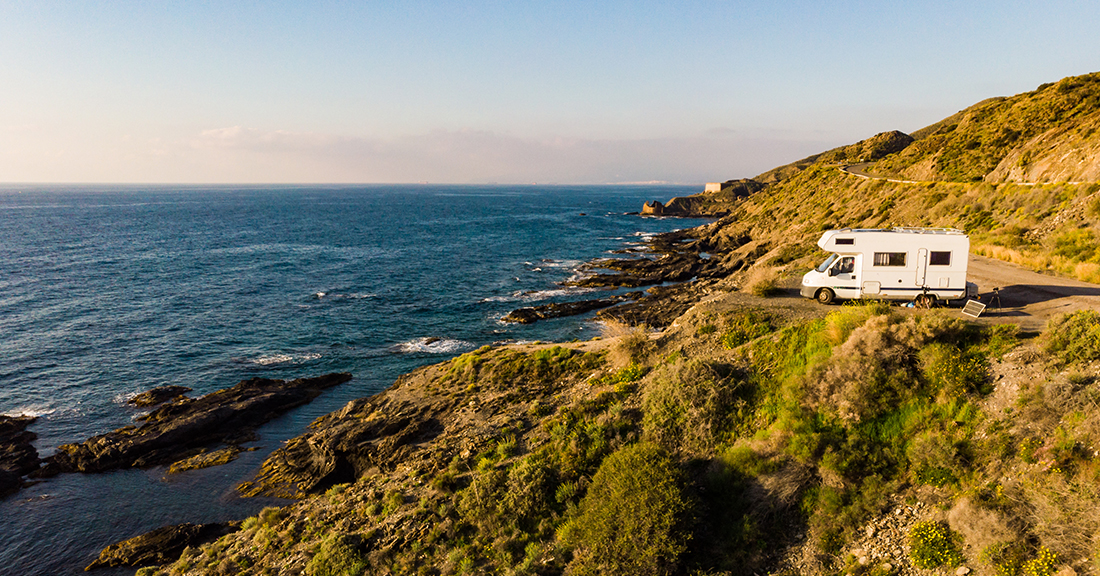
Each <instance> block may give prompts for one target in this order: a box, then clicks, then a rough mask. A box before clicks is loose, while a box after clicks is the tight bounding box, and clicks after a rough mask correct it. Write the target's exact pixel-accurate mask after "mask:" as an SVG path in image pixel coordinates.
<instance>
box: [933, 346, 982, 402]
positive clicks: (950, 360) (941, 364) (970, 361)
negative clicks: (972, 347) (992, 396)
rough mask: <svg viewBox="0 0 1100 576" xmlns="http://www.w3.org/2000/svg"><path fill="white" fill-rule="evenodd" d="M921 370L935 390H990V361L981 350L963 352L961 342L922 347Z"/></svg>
mask: <svg viewBox="0 0 1100 576" xmlns="http://www.w3.org/2000/svg"><path fill="white" fill-rule="evenodd" d="M920 363H921V373H922V374H923V375H924V377H925V379H927V380H928V383H929V384H931V385H932V386H933V389H934V390H940V391H942V392H943V393H945V394H946V395H948V396H954V395H956V394H958V393H961V392H972V393H981V394H988V393H989V392H992V389H991V387H990V386H989V361H988V360H987V359H986V357H985V356H984V355H982V354H980V353H978V352H970V353H967V352H963V351H962V350H960V349H959V348H958V347H957V346H954V345H952V344H945V343H939V342H937V343H934V344H931V345H929V346H925V347H924V348H923V349H922V350H921V351H920Z"/></svg>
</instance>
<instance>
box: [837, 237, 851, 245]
mask: <svg viewBox="0 0 1100 576" xmlns="http://www.w3.org/2000/svg"><path fill="white" fill-rule="evenodd" d="M855 243H856V239H855V238H837V239H836V245H837V246H844V245H845V244H847V245H848V246H852V245H853V244H855Z"/></svg>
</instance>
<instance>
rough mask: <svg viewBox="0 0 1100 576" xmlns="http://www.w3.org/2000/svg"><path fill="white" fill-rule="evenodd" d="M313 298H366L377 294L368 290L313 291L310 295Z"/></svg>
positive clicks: (374, 296) (375, 296)
mask: <svg viewBox="0 0 1100 576" xmlns="http://www.w3.org/2000/svg"><path fill="white" fill-rule="evenodd" d="M312 297H313V299H314V300H321V299H324V300H366V299H368V298H377V297H378V295H377V294H372V293H370V292H362V293H360V292H353V293H351V294H338V293H334V292H314V293H313V295H312Z"/></svg>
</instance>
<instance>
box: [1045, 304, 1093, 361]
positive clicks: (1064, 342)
mask: <svg viewBox="0 0 1100 576" xmlns="http://www.w3.org/2000/svg"><path fill="white" fill-rule="evenodd" d="M1043 350H1044V351H1045V352H1046V353H1047V354H1050V355H1052V356H1054V358H1055V360H1056V361H1057V362H1058V363H1060V364H1063V365H1064V364H1076V363H1087V362H1092V361H1093V360H1100V313H1097V312H1095V311H1093V310H1078V311H1077V312H1073V313H1070V314H1063V315H1060V316H1056V317H1054V318H1052V319H1051V320H1050V321H1049V322H1047V329H1046V332H1044V333H1043Z"/></svg>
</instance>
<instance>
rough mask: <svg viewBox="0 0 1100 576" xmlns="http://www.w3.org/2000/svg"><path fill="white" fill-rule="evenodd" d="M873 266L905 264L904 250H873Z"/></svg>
mask: <svg viewBox="0 0 1100 576" xmlns="http://www.w3.org/2000/svg"><path fill="white" fill-rule="evenodd" d="M875 266H905V252H875Z"/></svg>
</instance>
